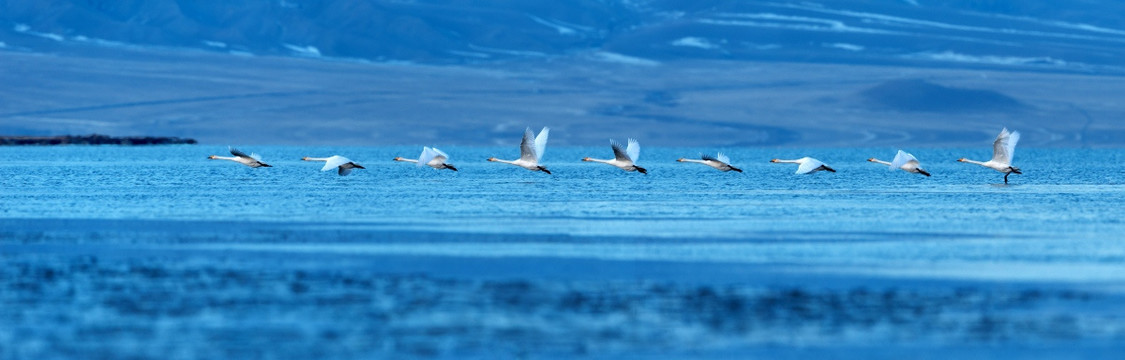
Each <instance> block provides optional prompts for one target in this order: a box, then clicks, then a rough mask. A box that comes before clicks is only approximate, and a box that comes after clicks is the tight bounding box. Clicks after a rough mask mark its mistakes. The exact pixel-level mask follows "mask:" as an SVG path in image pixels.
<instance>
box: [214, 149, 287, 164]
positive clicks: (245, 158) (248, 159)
mask: <svg viewBox="0 0 1125 360" xmlns="http://www.w3.org/2000/svg"><path fill="white" fill-rule="evenodd" d="M227 149H229V150H230V154H231V155H234V157H227V156H216V155H211V156H208V157H207V158H208V159H211V160H230V161H234V162H236V163H239V164H242V165H246V166H249V167H252V168H259V167H273V166H270V164H266V163H264V162H262V157H261V156H258V154H254V153H251V154H250V155H246V153H244V152H241V151H238V149H235V148H232V147H227Z"/></svg>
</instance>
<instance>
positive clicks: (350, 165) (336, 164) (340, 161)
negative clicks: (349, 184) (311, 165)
mask: <svg viewBox="0 0 1125 360" xmlns="http://www.w3.org/2000/svg"><path fill="white" fill-rule="evenodd" d="M301 160H304V161H323V162H324V167H322V168H320V171H328V170H332V169H337V170H336V173H337V174H340V176H344V175H347V174H351V173H352V169H366V168H365V167H363V166H360V165H359V164H356V163H355V162H352V161H351V160H349V159H348V158H346V157H343V156H340V155H332V156H330V157H326V158H314V157H308V156H306V157H303V158H301Z"/></svg>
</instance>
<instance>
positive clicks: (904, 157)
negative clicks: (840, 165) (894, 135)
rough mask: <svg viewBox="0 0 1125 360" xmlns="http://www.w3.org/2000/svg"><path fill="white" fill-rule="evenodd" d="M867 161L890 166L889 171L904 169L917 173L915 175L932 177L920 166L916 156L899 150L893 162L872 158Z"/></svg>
mask: <svg viewBox="0 0 1125 360" xmlns="http://www.w3.org/2000/svg"><path fill="white" fill-rule="evenodd" d="M867 161H870V162H873V163H876V164H883V165H887V166H888V168H887V169H889V170H894V169H902V170H903V171H906V172H909V173H915V174H922V175H925V176H930V173H928V172H926V170H925V169H922V167H921V166H920V164H918V159H916V158H914V155H910V153H908V152H905V151H902V150H899V151H898V153H897V154H895V159H894V160H893V161H891V162H886V161H883V160H879V159H876V158H870V159H867Z"/></svg>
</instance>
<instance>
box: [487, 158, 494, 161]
mask: <svg viewBox="0 0 1125 360" xmlns="http://www.w3.org/2000/svg"><path fill="white" fill-rule="evenodd" d="M488 161H496V158H494V157H490V158H488Z"/></svg>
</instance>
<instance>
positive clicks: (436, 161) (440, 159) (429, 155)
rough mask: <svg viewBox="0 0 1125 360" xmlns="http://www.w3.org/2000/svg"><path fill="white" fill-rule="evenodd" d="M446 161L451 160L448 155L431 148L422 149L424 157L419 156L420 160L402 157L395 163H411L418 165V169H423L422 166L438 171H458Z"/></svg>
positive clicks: (396, 158)
mask: <svg viewBox="0 0 1125 360" xmlns="http://www.w3.org/2000/svg"><path fill="white" fill-rule="evenodd" d="M446 160H449V155H446V154H445V152H442V151H441V150H438V149H437V148H432V147H429V146H423V147H422V156H419V157H418V160H414V159H407V158H404V157H401V156H398V157H395V158H394V161H404V162H411V163H415V164H417V166H418V167H422V165H429V166H430V167H432V168H434V169H438V170H441V169H449V170H453V171H457V168H455V167H453V164H446V163H445V161H446Z"/></svg>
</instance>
